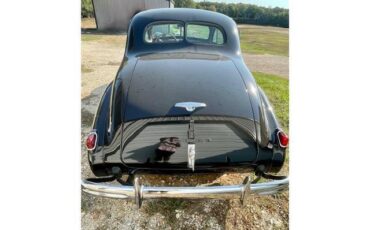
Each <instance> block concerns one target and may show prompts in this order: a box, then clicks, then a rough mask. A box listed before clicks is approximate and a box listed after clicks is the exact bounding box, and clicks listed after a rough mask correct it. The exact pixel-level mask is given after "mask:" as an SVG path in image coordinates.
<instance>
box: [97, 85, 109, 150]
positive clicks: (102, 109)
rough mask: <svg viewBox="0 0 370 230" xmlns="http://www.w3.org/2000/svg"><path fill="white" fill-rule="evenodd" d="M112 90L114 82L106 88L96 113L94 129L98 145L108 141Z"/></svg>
mask: <svg viewBox="0 0 370 230" xmlns="http://www.w3.org/2000/svg"><path fill="white" fill-rule="evenodd" d="M111 91H112V83H110V84H109V85H108V86H107V88H106V89H105V91H104V93H103V95H102V98H101V100H100V103H99V106H98V109H97V111H96V114H95V118H94V123H93V127H92V129H93V130H94V131H95V132H96V133H97V135H98V140H97V147H98V146H104V145H105V144H106V143H107V133H108V132H107V131H108V128H109V104H110V97H111Z"/></svg>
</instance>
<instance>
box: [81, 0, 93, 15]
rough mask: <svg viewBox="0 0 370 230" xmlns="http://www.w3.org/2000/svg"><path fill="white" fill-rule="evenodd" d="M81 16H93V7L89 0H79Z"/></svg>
mask: <svg viewBox="0 0 370 230" xmlns="http://www.w3.org/2000/svg"><path fill="white" fill-rule="evenodd" d="M81 16H82V17H83V18H86V17H93V16H94V9H93V5H92V2H91V0H82V1H81Z"/></svg>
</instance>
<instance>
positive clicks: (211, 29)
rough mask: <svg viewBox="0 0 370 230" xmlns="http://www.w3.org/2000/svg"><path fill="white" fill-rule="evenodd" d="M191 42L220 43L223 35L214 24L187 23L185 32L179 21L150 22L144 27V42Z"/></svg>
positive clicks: (223, 41)
mask: <svg viewBox="0 0 370 230" xmlns="http://www.w3.org/2000/svg"><path fill="white" fill-rule="evenodd" d="M184 34H186V40H187V41H188V42H192V43H203V44H210V45H222V44H224V43H225V37H224V33H223V32H222V30H221V29H220V28H219V27H217V26H214V25H208V24H198V23H188V24H187V25H186V33H184V24H183V23H181V22H161V23H155V24H150V25H148V26H147V27H146V28H145V33H144V40H145V42H146V43H176V42H182V41H183V40H184Z"/></svg>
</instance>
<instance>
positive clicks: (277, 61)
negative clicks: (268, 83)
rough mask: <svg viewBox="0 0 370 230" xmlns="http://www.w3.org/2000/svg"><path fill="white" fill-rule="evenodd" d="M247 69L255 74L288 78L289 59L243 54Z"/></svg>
mask: <svg viewBox="0 0 370 230" xmlns="http://www.w3.org/2000/svg"><path fill="white" fill-rule="evenodd" d="M243 57H244V61H245V63H246V65H247V66H248V68H249V69H250V70H251V71H253V72H255V71H257V72H263V73H268V74H274V75H278V76H281V77H284V78H289V57H285V56H277V55H268V54H264V55H261V54H243Z"/></svg>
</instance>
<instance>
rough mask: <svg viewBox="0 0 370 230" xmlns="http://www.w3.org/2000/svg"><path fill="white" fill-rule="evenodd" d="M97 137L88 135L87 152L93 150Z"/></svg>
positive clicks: (94, 134)
mask: <svg viewBox="0 0 370 230" xmlns="http://www.w3.org/2000/svg"><path fill="white" fill-rule="evenodd" d="M96 140H97V135H96V133H90V134H89V135H88V136H87V138H86V148H87V150H94V149H95V147H96Z"/></svg>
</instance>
